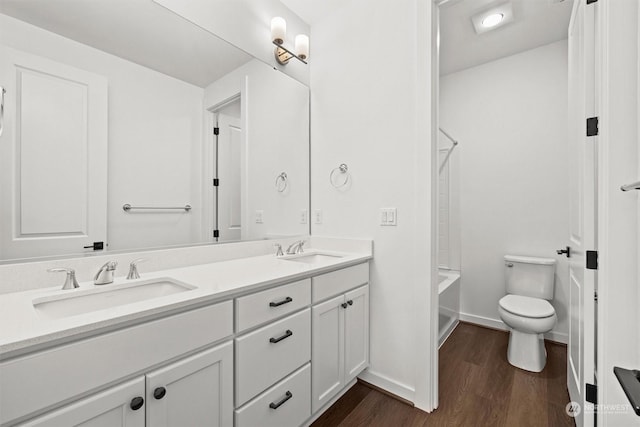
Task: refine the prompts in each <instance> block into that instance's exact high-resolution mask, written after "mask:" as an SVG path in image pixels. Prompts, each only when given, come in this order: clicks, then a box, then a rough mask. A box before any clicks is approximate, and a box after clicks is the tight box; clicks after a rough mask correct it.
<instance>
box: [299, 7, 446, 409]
mask: <svg viewBox="0 0 640 427" xmlns="http://www.w3.org/2000/svg"><path fill="white" fill-rule="evenodd" d="M429 4H430V2H428V3H427V2H419V1H404V2H397V1H394V0H379V1H376V2H375V7H373V6H372V5H371V3H370V2H369V1H367V0H351V1H346V2H344V4H343V6H342V7H341V8H340V10H339V13H334V14H332V15H330V16H328V17H326V18H324V19H323V20H321V21H319V22H317V23H314V25H313V27H312V31H311V40H312V43H313V46H314V47H313V50H312V55H313V67H312V68H311V186H312V192H311V199H312V201H311V205H312V211H313V210H315V209H321V210H322V213H323V222H322V224H312V235H320V236H323V235H324V236H342V237H361V238H364V237H366V238H373V239H374V246H375V257H374V260H373V262H372V267H371V299H370V301H371V309H370V313H371V340H370V343H371V367H370V369H369V370H368V371H367V373H365V374H364V376H363V377H364V378H365V379H366V380H367V381H371V382H373V383H375V384H377V385H379V386H381V387H384V388H386V389H387V390H389V391H391V392H393V393H396V394H398V395H400V396H402V397H404V398H407V399H409V400H412V401H415V402H416V404H417V406H419V407H421V408H423V409H427V410H429V409H430V407H429V405H430V402H428V401H429V397H428V391H426V389H428V388H429V385H430V378H428V375H429V374H428V368H429V366H430V362H431V360H430V358H429V357H430V356H429V352H430V351H431V350H433V349H435V348H436V347H437V341H436V342H435V343H433V342H430V339H431V336H430V335H431V331H430V324H429V321H428V317H429V315H430V313H431V311H430V302H431V301H430V299H429V298H430V296H429V295H430V294H429V292H430V287H429V283H430V272H431V265H432V264H431V263H432V259H431V256H432V254H431V252H430V247H431V242H432V241H433V240H432V238H431V237H432V236H431V234H430V233H431V211H430V210H429V209H430V206H432V203H431V200H430V197H431V191H432V189H431V161H432V153H431V145H430V140H429V138H430V135H431V127H430V124H429V123H430V122H429V116H430V114H431V110H430V106H429V105H430V104H429V102H430V100H431V99H435V98H433V97H432V96H431V92H430V90H431V89H430V88H431V85H430V82H431V75H430V73H431V69H430V64H431V62H430V61H431V60H430V56H429V53H430V45H431V39H430V37H431V28H432V26H431V25H430V24H431V15H430V14H431V13H432V11H431V10H430V9H429V7H428V5H429ZM424 9H427V10H424ZM389 22H393V29H392V31H391V33H392V36H391V34H390V33H389V32H387V31H383V30H381V29H383V28H388V23H389ZM341 163H346V164H347V165H348V167H349V173H350V174H351V183H350V184H349V185H348V186H347V187H345V188H344V189H335V188H333V187H332V186H331V185H330V183H329V174H330V172H331V170H332V169H334V168H336V167H337V166H338V165H339V164H341ZM385 207H396V208H397V209H398V225H397V227H381V226H380V208H385ZM312 218H313V215H312ZM433 255H435V254H433ZM436 310H437V308H436ZM425 319H426V320H425Z"/></svg>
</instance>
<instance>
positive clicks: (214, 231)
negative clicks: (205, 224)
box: [213, 230, 220, 238]
mask: <svg viewBox="0 0 640 427" xmlns="http://www.w3.org/2000/svg"><path fill="white" fill-rule="evenodd" d="M213 237H215V238H218V237H220V230H213Z"/></svg>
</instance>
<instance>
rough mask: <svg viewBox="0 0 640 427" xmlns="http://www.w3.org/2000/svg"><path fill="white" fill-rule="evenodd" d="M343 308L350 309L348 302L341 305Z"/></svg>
mask: <svg viewBox="0 0 640 427" xmlns="http://www.w3.org/2000/svg"><path fill="white" fill-rule="evenodd" d="M340 305H341V306H342V308H347V307H349V305H348V304H347V303H346V302H343V303H342V304H340Z"/></svg>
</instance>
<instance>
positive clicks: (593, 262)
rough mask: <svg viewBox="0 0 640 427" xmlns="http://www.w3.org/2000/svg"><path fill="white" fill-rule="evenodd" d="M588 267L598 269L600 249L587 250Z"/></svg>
mask: <svg viewBox="0 0 640 427" xmlns="http://www.w3.org/2000/svg"><path fill="white" fill-rule="evenodd" d="M587 269H588V270H597V269H598V251H587Z"/></svg>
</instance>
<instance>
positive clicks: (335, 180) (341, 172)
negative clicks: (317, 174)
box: [329, 163, 349, 188]
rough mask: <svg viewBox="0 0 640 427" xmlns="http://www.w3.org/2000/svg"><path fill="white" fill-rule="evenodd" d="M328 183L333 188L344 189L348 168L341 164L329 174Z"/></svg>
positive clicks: (347, 179)
mask: <svg viewBox="0 0 640 427" xmlns="http://www.w3.org/2000/svg"><path fill="white" fill-rule="evenodd" d="M329 182H330V183H331V185H333V186H334V187H335V188H340V187H344V186H345V185H347V183H348V182H349V167H348V166H347V165H346V164H344V163H342V164H340V166H338V167H337V168H335V169H333V170H332V171H331V173H330V174H329Z"/></svg>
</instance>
